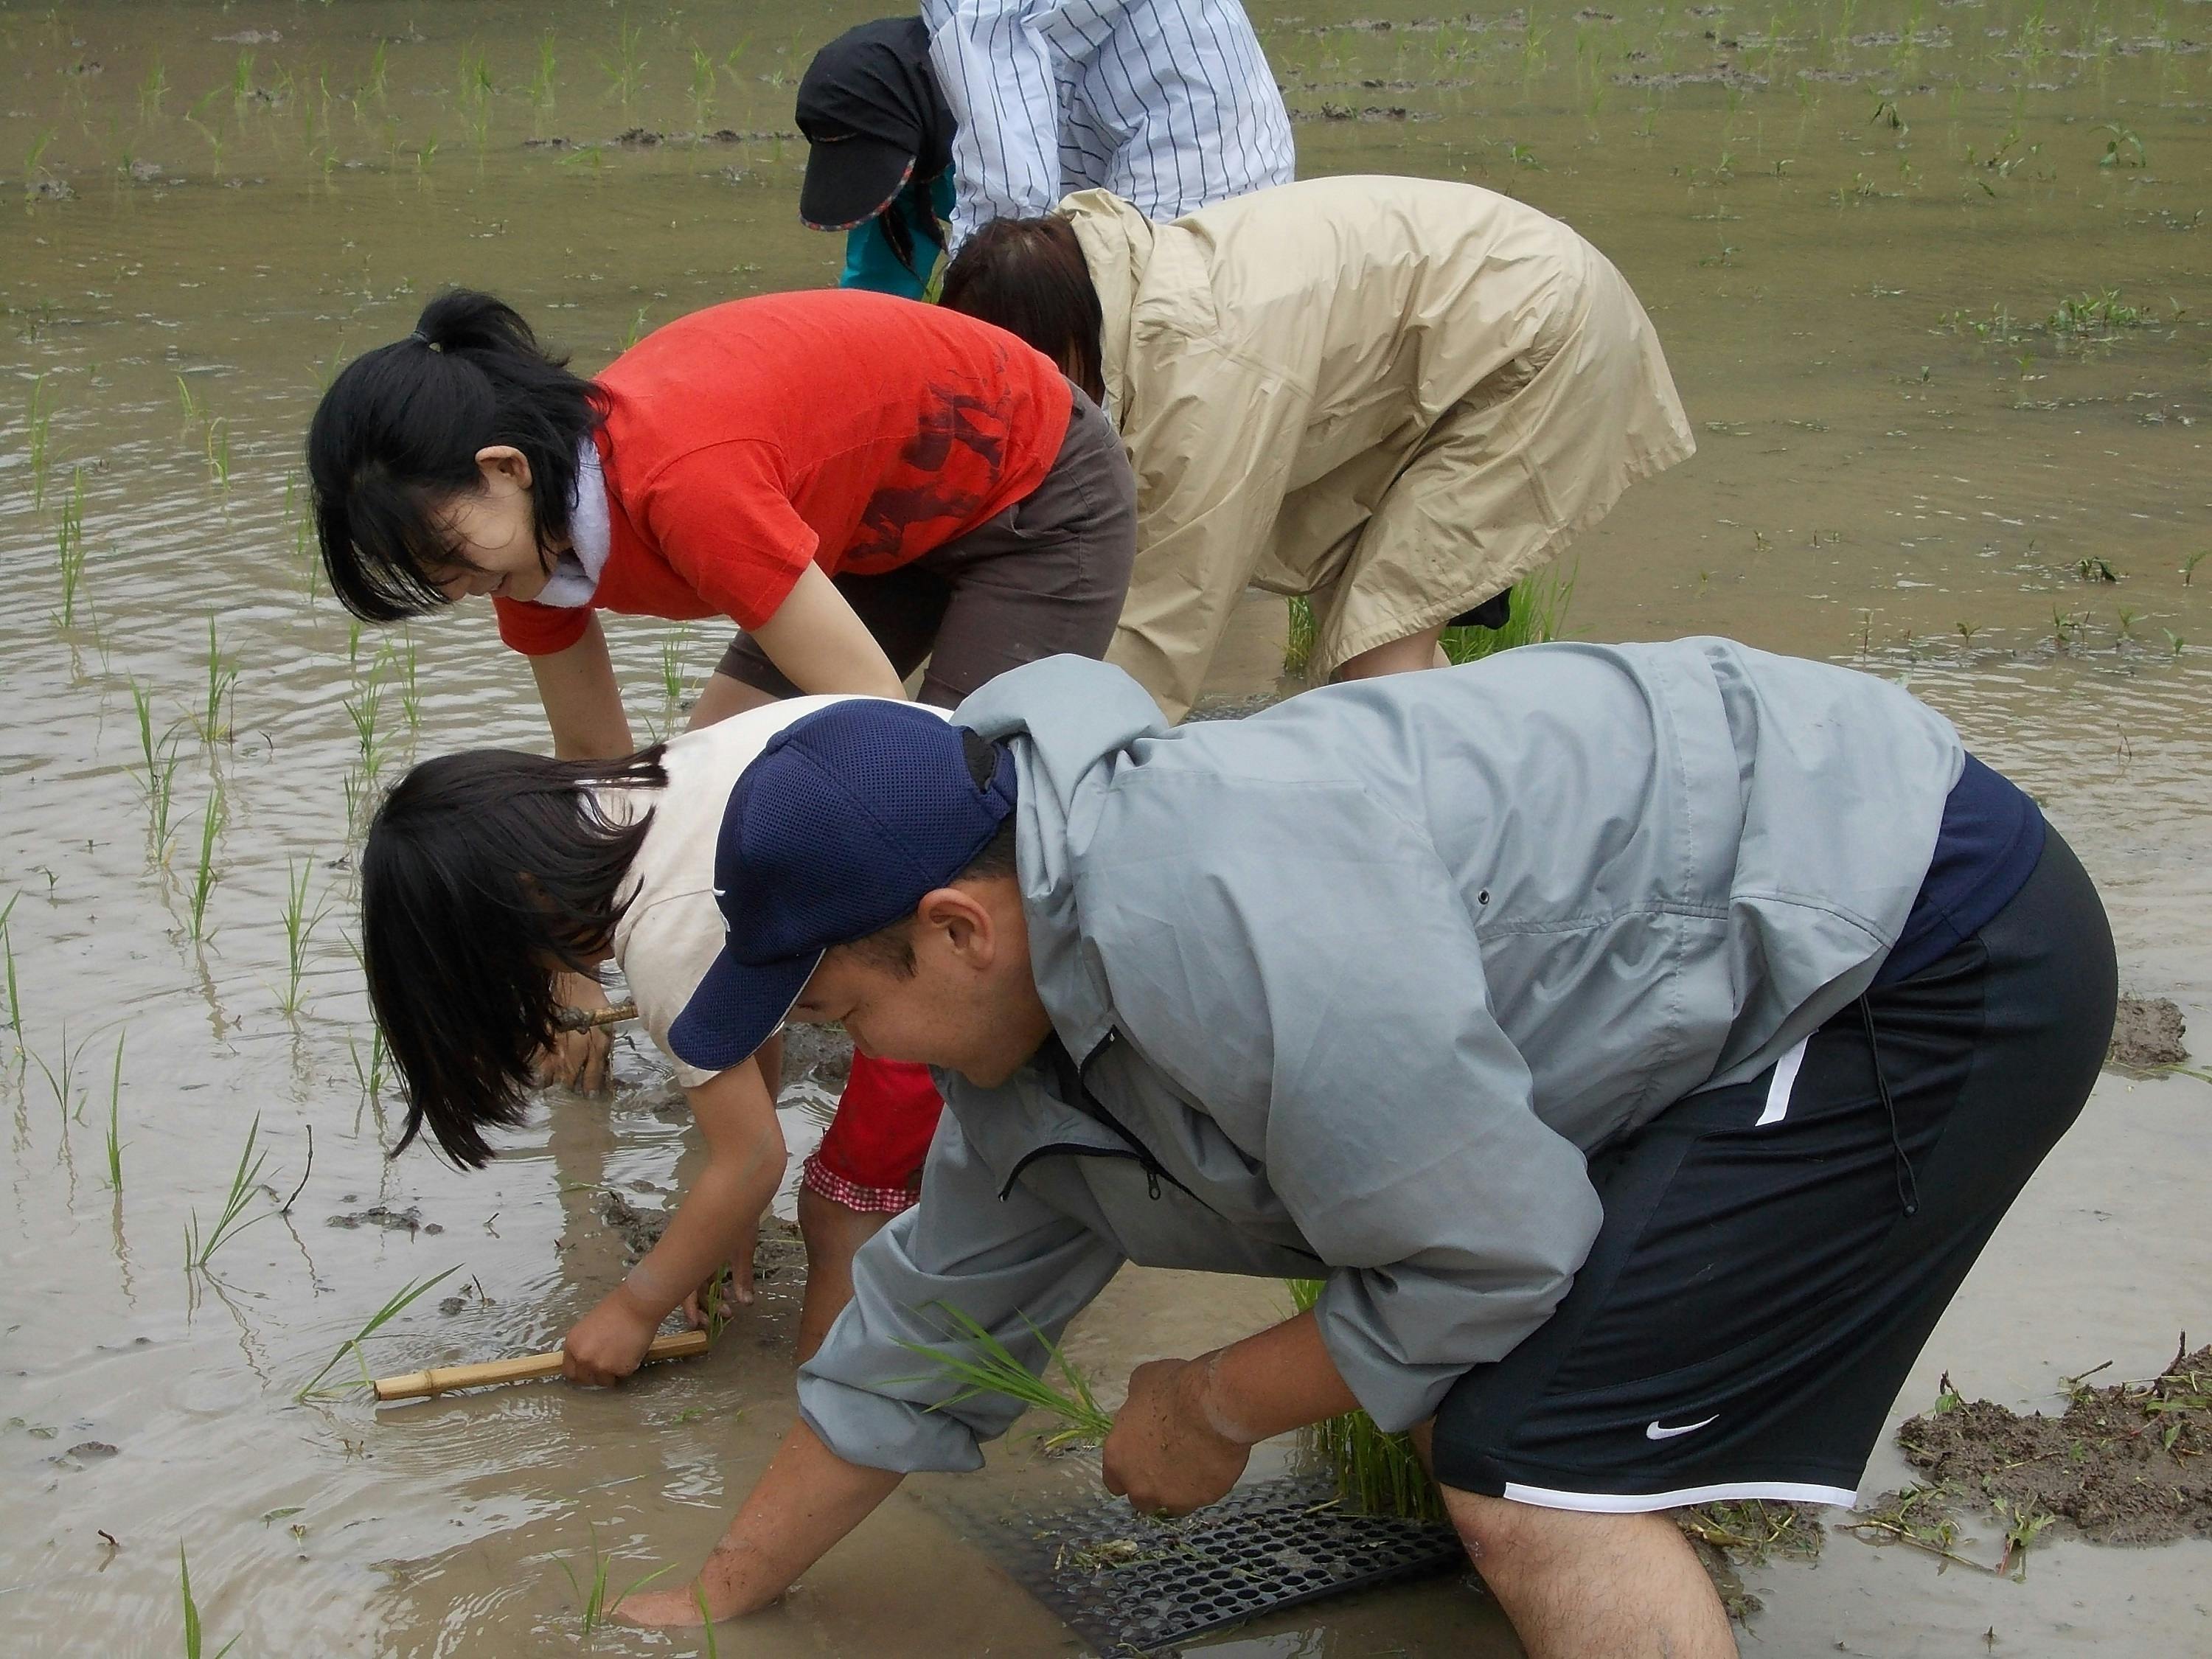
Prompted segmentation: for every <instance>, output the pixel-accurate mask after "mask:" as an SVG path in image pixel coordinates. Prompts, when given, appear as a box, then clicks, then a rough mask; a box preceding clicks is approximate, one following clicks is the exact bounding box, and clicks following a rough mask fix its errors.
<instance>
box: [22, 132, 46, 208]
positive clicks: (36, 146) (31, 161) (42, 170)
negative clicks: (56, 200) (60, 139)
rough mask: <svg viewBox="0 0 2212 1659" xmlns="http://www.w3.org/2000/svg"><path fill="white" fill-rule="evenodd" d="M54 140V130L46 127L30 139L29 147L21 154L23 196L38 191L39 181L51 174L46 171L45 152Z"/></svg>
mask: <svg viewBox="0 0 2212 1659" xmlns="http://www.w3.org/2000/svg"><path fill="white" fill-rule="evenodd" d="M53 142H54V130H53V129H52V127H48V128H47V129H46V131H44V132H42V133H40V135H39V136H38V137H35V138H33V140H32V141H31V148H30V149H28V150H27V151H26V152H25V153H24V155H23V197H24V199H25V200H29V199H30V198H31V197H34V196H36V195H37V194H38V193H39V183H40V180H41V179H46V178H51V177H52V174H50V173H47V172H46V151H47V149H48V148H49V147H51V146H52V143H53Z"/></svg>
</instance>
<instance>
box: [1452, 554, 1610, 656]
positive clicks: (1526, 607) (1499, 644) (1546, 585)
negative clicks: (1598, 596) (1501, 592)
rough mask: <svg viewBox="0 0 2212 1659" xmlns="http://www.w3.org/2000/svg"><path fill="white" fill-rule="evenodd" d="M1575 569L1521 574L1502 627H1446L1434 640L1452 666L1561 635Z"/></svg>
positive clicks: (1550, 569)
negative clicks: (1527, 574)
mask: <svg viewBox="0 0 2212 1659" xmlns="http://www.w3.org/2000/svg"><path fill="white" fill-rule="evenodd" d="M1575 576H1576V571H1575V570H1574V569H1572V568H1570V569H1566V570H1561V569H1559V568H1558V567H1557V566H1553V568H1549V569H1547V570H1540V571H1538V572H1537V573H1536V574H1534V575H1531V576H1524V577H1522V579H1521V580H1519V581H1518V582H1516V583H1515V584H1514V586H1513V598H1512V602H1511V613H1510V616H1509V617H1508V619H1507V621H1506V623H1505V626H1504V627H1503V628H1447V629H1444V631H1443V637H1442V638H1441V639H1439V640H1438V641H1437V643H1438V645H1440V646H1441V647H1443V653H1444V656H1445V659H1447V660H1448V661H1449V662H1450V663H1451V664H1452V665H1454V666H1455V667H1456V666H1458V665H1461V664H1463V663H1470V662H1480V660H1481V659H1483V658H1485V657H1489V656H1494V655H1496V654H1497V653H1498V652H1500V651H1510V650H1511V649H1512V648H1513V647H1515V646H1516V645H1541V644H1543V643H1545V642H1546V641H1550V640H1556V639H1560V638H1563V637H1564V636H1565V633H1566V627H1567V608H1568V606H1569V605H1571V604H1572V603H1573V602H1574V597H1575Z"/></svg>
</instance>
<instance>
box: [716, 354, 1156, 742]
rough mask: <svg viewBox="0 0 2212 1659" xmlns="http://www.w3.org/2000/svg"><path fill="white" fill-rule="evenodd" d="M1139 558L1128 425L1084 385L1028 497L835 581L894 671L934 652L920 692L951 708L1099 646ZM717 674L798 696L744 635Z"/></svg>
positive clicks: (1095, 653)
mask: <svg viewBox="0 0 2212 1659" xmlns="http://www.w3.org/2000/svg"><path fill="white" fill-rule="evenodd" d="M1072 389H1073V388H1071V390H1072ZM1136 556H1137V481H1136V477H1135V475H1134V474H1133V473H1132V472H1131V471H1130V470H1129V459H1128V457H1127V455H1126V454H1125V453H1123V452H1122V448H1121V435H1120V434H1119V433H1117V432H1116V431H1115V429H1114V424H1113V422H1111V421H1109V420H1108V419H1107V418H1106V416H1105V415H1104V414H1103V412H1102V411H1101V410H1100V409H1099V407H1098V405H1097V404H1094V403H1092V402H1091V399H1090V398H1086V397H1085V396H1084V395H1083V393H1082V392H1075V393H1074V404H1073V407H1072V408H1071V409H1070V410H1069V411H1068V417H1067V436H1066V438H1065V439H1063V440H1062V441H1061V442H1060V453H1059V455H1058V456H1057V457H1056V458H1055V459H1054V461H1053V464H1052V470H1051V471H1048V472H1047V473H1046V474H1045V475H1044V477H1043V480H1042V482H1041V483H1038V485H1037V487H1036V489H1033V490H1031V491H1030V493H1029V495H1026V496H1024V497H1023V498H1022V499H1021V500H1020V501H1016V502H1015V503H1014V504H1013V505H1012V507H1008V508H1007V509H1006V511H1005V512H1003V513H1000V514H998V515H997V516H996V517H995V518H992V519H988V520H985V521H984V522H983V523H981V524H980V525H978V526H975V529H973V530H971V531H969V532H968V533H967V534H966V535H964V536H958V537H955V538H953V539H952V540H951V541H949V542H946V543H945V544H944V545H943V546H941V547H938V548H933V549H932V550H930V551H929V552H927V553H925V554H923V555H922V556H921V557H920V558H919V559H916V560H915V561H914V562H912V563H911V564H904V565H901V566H900V567H899V568H897V569H896V570H887V571H884V573H883V574H880V575H872V576H863V575H854V574H845V575H841V576H838V577H836V578H835V579H834V580H836V584H837V591H838V592H841V593H842V594H843V595H844V596H845V599H846V602H847V603H848V605H851V606H852V607H853V609H854V612H855V613H857V614H858V615H859V617H860V620H861V621H862V622H864V623H866V624H867V626H868V631H869V632H870V633H871V634H873V635H875V636H876V643H878V645H880V646H882V647H883V648H884V655H885V656H887V657H889V658H890V659H891V666H892V667H894V668H896V670H897V671H898V673H899V678H902V679H904V678H906V677H907V676H908V675H910V674H912V673H913V672H914V671H915V669H916V668H919V667H920V666H921V664H922V662H923V660H924V659H927V661H928V663H929V671H928V672H927V674H926V675H925V676H924V677H923V678H922V682H921V702H927V703H933V704H935V705H936V706H937V707H939V708H951V707H952V706H953V705H954V704H955V703H957V702H959V701H960V700H961V699H962V698H963V697H964V696H967V695H968V694H969V692H970V691H973V690H975V688H976V687H977V686H979V685H981V684H983V682H984V681H986V680H987V679H989V678H992V677H993V676H994V675H997V674H1003V673H1004V672H1006V670H1008V669H1009V668H1018V667H1020V666H1021V665H1022V664H1024V663H1025V662H1034V661H1036V659H1038V658H1040V657H1050V656H1055V655H1058V654H1060V653H1062V652H1071V653H1074V654H1075V655H1077V656H1081V657H1093V658H1099V657H1103V656H1104V655H1105V654H1106V647H1107V643H1108V642H1109V641H1110V640H1112V639H1113V637H1114V623H1115V621H1116V620H1117V619H1118V618H1119V617H1120V616H1121V603H1122V600H1123V599H1125V598H1126V597H1127V594H1128V590H1129V568H1130V566H1131V565H1132V564H1133V563H1134V562H1135V561H1136ZM715 671H716V672H718V673H722V674H727V675H728V676H729V677H730V678H732V679H734V680H737V681H739V682H741V683H742V684H746V685H750V686H752V687H755V688H756V689H757V690H762V691H766V692H768V693H769V694H770V695H771V696H777V697H794V696H799V688H798V687H797V686H795V685H793V684H792V683H791V682H790V681H789V680H787V679H786V678H784V677H783V675H782V673H781V671H779V670H778V669H777V667H776V665H775V664H774V663H772V662H770V661H769V659H768V654H767V653H765V652H763V650H762V649H761V648H760V647H759V646H757V645H756V644H755V643H754V642H753V641H752V639H751V638H750V636H749V635H744V634H740V635H738V637H737V638H736V640H734V641H732V643H731V646H730V648H729V649H728V650H727V651H726V652H725V653H723V654H722V660H721V662H720V664H719V665H717V667H716V670H715Z"/></svg>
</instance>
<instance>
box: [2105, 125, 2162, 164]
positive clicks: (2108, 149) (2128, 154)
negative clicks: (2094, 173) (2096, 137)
mask: <svg viewBox="0 0 2212 1659" xmlns="http://www.w3.org/2000/svg"><path fill="white" fill-rule="evenodd" d="M2097 131H2100V132H2103V133H2109V134H2110V135H2111V137H2108V138H2106V140H2105V153H2104V155H2102V156H2101V157H2100V158H2099V160H2098V162H2097V165H2098V166H2099V167H2148V166H2149V165H2150V152H2149V151H2148V150H2147V149H2144V148H2143V141H2142V139H2141V138H2139V137H2136V131H2135V129H2134V128H2133V127H2130V126H2127V125H2123V124H2122V123H2120V122H2118V121H2107V122H2106V123H2105V125H2103V126H2100V127H2099V128H2098V129H2097Z"/></svg>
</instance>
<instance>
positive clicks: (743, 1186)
mask: <svg viewBox="0 0 2212 1659" xmlns="http://www.w3.org/2000/svg"><path fill="white" fill-rule="evenodd" d="M685 1093H686V1095H687V1096H688V1097H690V1103H691V1114H692V1115H693V1116H694V1117H696V1118H697V1119H698V1121H699V1127H700V1129H701V1131H702V1133H704V1134H705V1136H706V1139H707V1167H706V1168H705V1169H704V1170H701V1171H700V1172H699V1175H698V1177H697V1179H696V1180H695V1181H693V1182H692V1183H691V1189H690V1191H689V1192H687V1193H686V1194H684V1199H683V1201H682V1202H681V1203H680V1204H678V1206H677V1210H676V1213H675V1214H674V1215H673V1216H671V1218H669V1222H668V1228H667V1231H665V1232H663V1233H662V1234H661V1235H660V1242H659V1243H657V1244H655V1245H654V1246H653V1248H652V1249H650V1250H648V1251H647V1252H646V1255H645V1259H644V1260H643V1261H640V1262H639V1263H638V1264H637V1266H636V1267H633V1268H632V1269H630V1273H629V1278H628V1279H624V1280H623V1282H622V1283H621V1284H619V1285H616V1286H615V1288H614V1289H613V1290H612V1291H609V1292H608V1293H607V1295H606V1296H605V1297H603V1298H601V1300H600V1302H599V1306H597V1307H595V1308H593V1309H592V1310H591V1312H589V1313H587V1314H586V1315H585V1316H583V1317H582V1318H581V1319H580V1320H578V1321H577V1322H576V1323H575V1324H574V1326H573V1327H571V1328H570V1329H569V1332H568V1340H566V1341H565V1342H563V1343H562V1353H563V1358H562V1366H561V1369H562V1373H563V1374H564V1375H565V1376H567V1377H568V1379H569V1381H571V1382H574V1383H613V1382H617V1381H618V1380H620V1379H621V1378H623V1377H624V1376H629V1373H630V1372H632V1371H634V1370H636V1369H637V1367H638V1364H639V1362H640V1361H641V1360H642V1359H643V1358H645V1351H646V1348H647V1346H648V1345H649V1344H650V1343H651V1342H652V1340H653V1332H654V1331H655V1330H656V1329H657V1328H659V1324H660V1322H661V1321H662V1320H663V1319H665V1318H666V1317H667V1316H668V1315H669V1313H670V1312H671V1311H672V1310H674V1309H675V1308H676V1307H677V1306H678V1304H681V1303H682V1302H683V1301H684V1298H685V1297H688V1296H690V1294H691V1293H692V1292H693V1291H696V1289H698V1287H699V1286H700V1285H702V1283H703V1282H705V1280H706V1279H708V1277H710V1276H711V1275H712V1274H713V1273H714V1270H715V1269H716V1268H717V1267H720V1265H721V1264H722V1263H723V1262H725V1261H730V1260H732V1257H733V1256H734V1257H735V1258H736V1259H737V1261H738V1264H739V1272H738V1276H737V1291H738V1300H739V1301H741V1302H750V1301H751V1300H752V1244H753V1237H754V1235H755V1233H756V1231H757V1230H758V1228H759V1226H760V1218H761V1212H763V1210H765V1209H767V1208H768V1206H769V1200H772V1199H773V1198H774V1197H775V1189H776V1188H777V1187H778V1186H779V1185H781V1183H782V1181H783V1166H784V1158H785V1152H784V1145H783V1129H782V1126H781V1125H780V1124H779V1123H778V1122H777V1121H776V1117H775V1101H774V1099H773V1098H772V1097H770V1096H769V1092H768V1085H767V1084H766V1083H765V1082H763V1079H762V1077H761V1071H760V1067H758V1066H755V1065H754V1064H753V1063H752V1062H751V1061H750V1060H747V1061H744V1063H742V1064H740V1065H737V1066H731V1067H730V1068H729V1069H728V1070H727V1071H724V1072H717V1073H715V1074H714V1076H713V1077H712V1078H710V1079H708V1080H707V1081H706V1082H705V1083H702V1084H701V1085H699V1086H698V1087H697V1088H696V1089H690V1090H686V1091H685Z"/></svg>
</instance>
